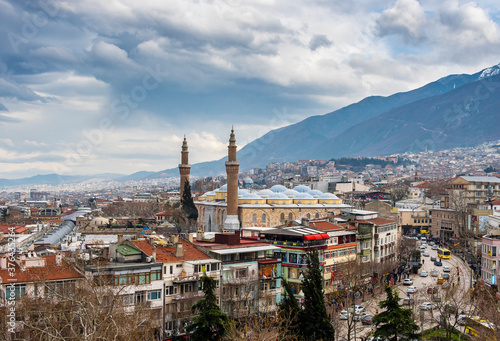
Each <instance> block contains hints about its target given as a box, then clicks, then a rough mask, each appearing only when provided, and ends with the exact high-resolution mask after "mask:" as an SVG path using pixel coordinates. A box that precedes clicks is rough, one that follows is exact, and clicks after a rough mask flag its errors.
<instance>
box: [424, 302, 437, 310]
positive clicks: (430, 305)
mask: <svg viewBox="0 0 500 341" xmlns="http://www.w3.org/2000/svg"><path fill="white" fill-rule="evenodd" d="M435 308H436V305H435V304H434V303H432V302H424V303H422V304H421V305H420V309H421V310H432V309H435Z"/></svg>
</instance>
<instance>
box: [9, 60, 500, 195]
mask: <svg viewBox="0 0 500 341" xmlns="http://www.w3.org/2000/svg"><path fill="white" fill-rule="evenodd" d="M499 107H500V64H499V65H495V66H492V67H490V68H486V69H484V70H481V71H480V72H477V73H475V74H472V75H468V74H460V75H450V76H447V77H444V78H441V79H439V80H437V81H434V82H432V83H429V84H427V85H424V86H422V87H420V88H418V89H415V90H411V91H408V92H400V93H396V94H394V95H391V96H387V97H383V96H370V97H367V98H365V99H363V100H361V101H359V102H357V103H354V104H351V105H348V106H346V107H343V108H341V109H338V110H336V111H333V112H330V113H327V114H324V115H317V116H311V117H308V118H306V119H304V120H302V121H300V122H297V123H295V124H291V125H289V126H286V127H282V128H279V129H275V130H271V131H269V132H268V133H267V134H265V135H263V136H262V137H260V138H258V139H256V140H254V141H252V142H250V143H248V144H247V145H245V146H244V147H243V148H241V150H239V151H238V159H239V160H240V171H248V170H250V169H252V168H260V167H265V166H266V165H267V164H268V163H269V162H277V161H297V160H299V159H331V158H338V157H342V156H375V155H387V154H392V153H402V152H421V151H424V150H440V149H450V148H456V147H468V146H475V145H478V144H481V143H483V142H488V141H494V140H499V139H500V129H498V127H500V115H499V113H498V108H499ZM225 160H226V158H225V157H224V158H222V159H220V160H216V161H209V162H202V163H198V164H194V165H192V168H191V174H192V175H195V176H209V175H217V174H221V173H224V172H225V167H224V162H225ZM104 175H105V176H106V177H107V178H110V179H113V180H117V181H125V180H140V179H154V178H161V177H171V176H178V175H179V173H178V169H177V168H172V169H167V170H164V171H160V172H147V171H142V172H137V173H134V174H131V175H122V174H104ZM100 177H104V176H103V174H100V175H94V176H61V175H57V174H50V175H44V176H41V175H38V176H35V177H31V178H24V179H16V180H7V179H0V186H9V185H19V184H37V183H40V184H41V183H52V181H56V182H54V183H61V179H63V180H64V182H66V183H75V182H80V181H85V180H89V179H91V178H100ZM37 181H38V182H37Z"/></svg>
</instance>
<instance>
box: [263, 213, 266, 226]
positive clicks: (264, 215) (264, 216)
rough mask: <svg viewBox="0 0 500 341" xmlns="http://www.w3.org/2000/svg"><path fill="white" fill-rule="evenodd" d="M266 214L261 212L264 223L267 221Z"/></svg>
mask: <svg viewBox="0 0 500 341" xmlns="http://www.w3.org/2000/svg"><path fill="white" fill-rule="evenodd" d="M266 218H267V217H266V214H265V213H262V224H265V223H266V222H267V221H266Z"/></svg>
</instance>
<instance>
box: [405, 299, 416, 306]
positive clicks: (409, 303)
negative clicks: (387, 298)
mask: <svg viewBox="0 0 500 341" xmlns="http://www.w3.org/2000/svg"><path fill="white" fill-rule="evenodd" d="M414 303H415V300H414V299H413V298H405V299H403V305H411V304H414Z"/></svg>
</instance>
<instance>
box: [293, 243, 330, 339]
mask: <svg viewBox="0 0 500 341" xmlns="http://www.w3.org/2000/svg"><path fill="white" fill-rule="evenodd" d="M307 258H308V263H307V266H308V269H307V271H306V272H305V274H304V280H303V281H302V291H303V292H304V309H303V310H301V311H300V314H299V323H300V334H301V336H302V338H301V339H302V340H334V337H335V329H334V328H333V325H332V323H331V321H330V317H329V316H328V314H327V312H326V306H325V300H324V292H323V273H322V271H321V268H320V266H319V256H318V251H317V250H313V251H312V252H309V253H308V254H307Z"/></svg>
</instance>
